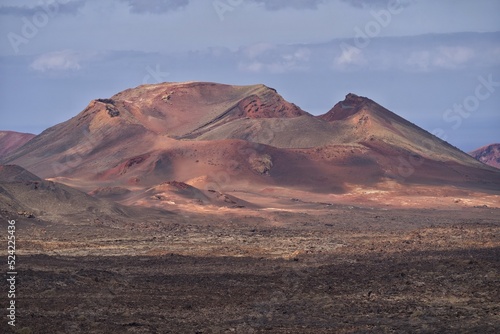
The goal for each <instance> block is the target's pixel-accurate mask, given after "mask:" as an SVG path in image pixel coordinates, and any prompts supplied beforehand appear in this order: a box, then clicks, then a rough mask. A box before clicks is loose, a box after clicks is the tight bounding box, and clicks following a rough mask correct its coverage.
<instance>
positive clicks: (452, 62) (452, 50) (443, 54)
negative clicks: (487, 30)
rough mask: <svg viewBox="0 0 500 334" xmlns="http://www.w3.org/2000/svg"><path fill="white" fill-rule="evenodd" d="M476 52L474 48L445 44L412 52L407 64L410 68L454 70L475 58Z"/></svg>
mask: <svg viewBox="0 0 500 334" xmlns="http://www.w3.org/2000/svg"><path fill="white" fill-rule="evenodd" d="M475 56H476V53H475V51H474V50H473V49H471V48H467V47H461V46H443V47H438V48H435V49H431V50H420V51H414V52H412V53H411V54H410V55H409V57H408V59H407V61H406V64H407V65H409V66H410V69H412V70H417V71H424V72H426V71H430V70H433V69H448V70H454V69H458V68H461V67H463V66H465V65H466V64H467V63H468V62H470V61H471V60H473V59H474V58H475Z"/></svg>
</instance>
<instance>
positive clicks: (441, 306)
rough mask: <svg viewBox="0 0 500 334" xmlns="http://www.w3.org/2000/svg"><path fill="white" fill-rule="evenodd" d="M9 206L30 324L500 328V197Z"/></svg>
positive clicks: (175, 329) (20, 320) (80, 328)
mask: <svg viewBox="0 0 500 334" xmlns="http://www.w3.org/2000/svg"><path fill="white" fill-rule="evenodd" d="M0 215H1V217H0V218H1V220H2V225H3V226H4V227H3V228H2V230H4V231H6V230H7V229H6V227H5V226H6V223H7V222H6V220H7V219H13V218H14V219H16V221H17V224H16V228H17V229H16V238H17V254H18V258H17V271H18V282H17V287H16V288H17V290H18V293H17V294H16V295H17V298H16V305H17V319H16V320H17V326H16V329H17V333H192V334H194V333H367V332H370V333H372V332H375V333H498V332H499V331H500V294H499V291H500V289H499V286H500V284H499V282H500V237H499V236H500V219H499V217H500V209H494V208H462V209H455V210H448V211H445V210H425V209H418V210H417V209H407V210H397V209H393V210H390V211H389V210H383V209H368V208H356V207H353V206H329V207H325V208H324V209H320V210H319V209H316V210H303V211H300V212H291V211H283V210H253V211H252V210H248V211H244V210H225V211H223V212H220V211H219V212H218V213H217V212H216V211H214V212H208V213H206V214H205V215H203V216H201V215H199V214H191V215H189V216H186V214H184V216H182V215H180V216H179V217H178V218H175V219H174V218H172V217H167V218H165V219H155V220H151V219H150V220H144V221H132V220H130V221H124V222H113V223H110V222H106V221H99V220H94V221H89V222H86V223H85V222H84V221H81V220H75V221H78V223H74V224H69V223H54V222H46V221H43V220H39V219H37V218H34V219H28V218H24V217H19V216H13V214H9V213H7V212H1V213H0ZM2 233H3V232H2ZM1 327H2V328H6V327H7V326H6V320H5V318H4V320H3V321H2V324H1ZM8 330H10V329H8ZM7 332H8V331H7Z"/></svg>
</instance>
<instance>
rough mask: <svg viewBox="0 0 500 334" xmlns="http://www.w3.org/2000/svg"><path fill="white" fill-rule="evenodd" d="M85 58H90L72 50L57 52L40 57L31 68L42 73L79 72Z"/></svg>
mask: <svg viewBox="0 0 500 334" xmlns="http://www.w3.org/2000/svg"><path fill="white" fill-rule="evenodd" d="M85 58H88V56H86V55H83V54H79V53H77V52H75V51H72V50H63V51H55V52H49V53H45V54H42V55H40V56H38V57H37V58H36V59H35V60H34V61H33V62H32V63H31V65H30V66H31V68H32V69H34V70H36V71H40V72H46V71H68V70H71V71H78V70H80V69H81V65H80V62H81V61H82V60H84V59H85Z"/></svg>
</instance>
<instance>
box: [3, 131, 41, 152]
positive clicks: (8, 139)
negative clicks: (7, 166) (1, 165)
mask: <svg viewBox="0 0 500 334" xmlns="http://www.w3.org/2000/svg"><path fill="white" fill-rule="evenodd" d="M33 137H35V135H34V134H31V133H20V132H14V131H0V159H1V158H2V157H3V156H6V155H7V154H9V153H10V152H12V151H14V150H16V149H17V148H19V147H21V146H23V145H24V144H26V143H27V142H28V141H30V140H31V139H32V138H33Z"/></svg>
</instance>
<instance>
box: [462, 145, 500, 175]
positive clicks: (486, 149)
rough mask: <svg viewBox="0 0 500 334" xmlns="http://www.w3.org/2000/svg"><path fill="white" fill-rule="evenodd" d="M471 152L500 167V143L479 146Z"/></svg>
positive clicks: (483, 160) (484, 161)
mask: <svg viewBox="0 0 500 334" xmlns="http://www.w3.org/2000/svg"><path fill="white" fill-rule="evenodd" d="M469 154H470V155H471V156H472V157H473V158H474V159H477V160H479V161H481V162H483V163H485V164H487V165H490V166H493V167H495V168H499V169H500V144H490V145H486V146H483V147H481V148H478V149H477V150H474V151H472V152H469Z"/></svg>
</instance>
